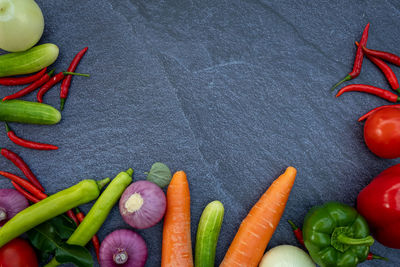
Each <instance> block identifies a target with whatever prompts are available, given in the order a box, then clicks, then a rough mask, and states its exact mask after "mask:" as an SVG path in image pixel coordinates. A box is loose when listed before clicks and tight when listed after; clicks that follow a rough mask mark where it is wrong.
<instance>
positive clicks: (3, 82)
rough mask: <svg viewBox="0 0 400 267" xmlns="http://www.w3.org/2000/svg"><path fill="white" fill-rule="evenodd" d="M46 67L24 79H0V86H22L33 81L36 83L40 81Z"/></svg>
mask: <svg viewBox="0 0 400 267" xmlns="http://www.w3.org/2000/svg"><path fill="white" fill-rule="evenodd" d="M46 70H47V67H46V68H44V69H42V70H41V71H39V72H38V73H36V74H33V75H31V76H26V77H6V78H0V84H1V85H23V84H28V83H31V82H34V81H37V80H38V79H40V77H42V76H43V74H45V73H46Z"/></svg>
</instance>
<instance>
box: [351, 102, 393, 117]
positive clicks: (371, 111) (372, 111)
mask: <svg viewBox="0 0 400 267" xmlns="http://www.w3.org/2000/svg"><path fill="white" fill-rule="evenodd" d="M387 107H399V108H400V104H396V105H383V106H380V107H377V108H374V109H372V110H370V111H368V112H367V113H365V114H364V115H362V116H361V117H360V118H359V119H358V121H363V120H365V119H367V118H368V117H369V116H370V115H371V114H372V113H374V112H375V111H378V110H381V109H384V108H387Z"/></svg>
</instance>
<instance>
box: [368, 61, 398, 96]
mask: <svg viewBox="0 0 400 267" xmlns="http://www.w3.org/2000/svg"><path fill="white" fill-rule="evenodd" d="M367 57H368V59H369V60H371V62H372V63H374V64H375V65H376V66H377V67H378V68H379V69H380V70H381V71H382V72H383V74H384V75H385V77H386V79H387V80H388V82H389V84H390V86H391V87H392V89H393V90H395V91H397V92H399V90H400V89H399V81H398V80H397V77H396V74H395V73H394V72H393V70H392V69H391V68H390V67H389V66H388V65H387V64H386V63H385V62H384V61H383V60H381V59H379V58H377V57H374V56H370V55H367Z"/></svg>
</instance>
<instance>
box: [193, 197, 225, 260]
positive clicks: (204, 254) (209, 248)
mask: <svg viewBox="0 0 400 267" xmlns="http://www.w3.org/2000/svg"><path fill="white" fill-rule="evenodd" d="M223 218H224V205H222V203H221V202H219V201H218V200H215V201H213V202H210V203H209V204H208V205H207V206H206V207H205V209H204V210H203V213H202V214H201V217H200V222H199V226H198V228H197V236H196V249H195V264H194V266H196V267H214V260H215V250H216V248H217V242H218V236H219V232H220V230H221V225H222V220H223Z"/></svg>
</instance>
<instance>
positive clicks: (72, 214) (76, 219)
mask: <svg viewBox="0 0 400 267" xmlns="http://www.w3.org/2000/svg"><path fill="white" fill-rule="evenodd" d="M66 213H67V216H68V217H69V218H71V220H73V221H74V223H75V224H76V226H78V225H79V220H78V217H77V216H76V215H75V212H74V211H73V210H69V211H67V212H66Z"/></svg>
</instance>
